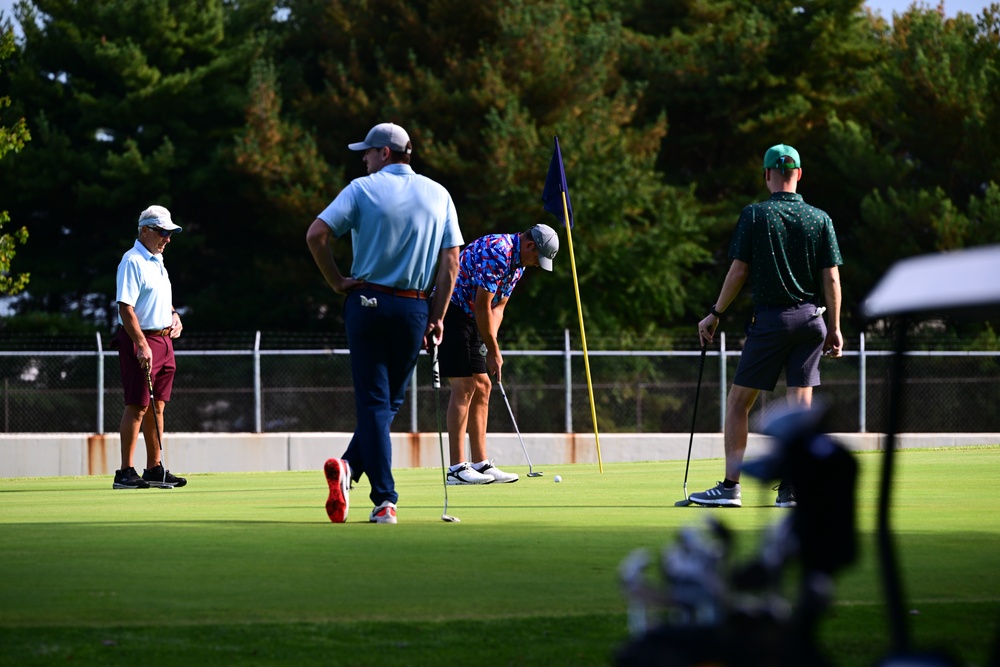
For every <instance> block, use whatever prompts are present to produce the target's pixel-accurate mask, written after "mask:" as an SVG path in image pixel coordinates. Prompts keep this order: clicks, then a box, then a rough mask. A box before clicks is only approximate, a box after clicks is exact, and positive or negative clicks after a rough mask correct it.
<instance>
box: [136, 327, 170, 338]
mask: <svg viewBox="0 0 1000 667" xmlns="http://www.w3.org/2000/svg"><path fill="white" fill-rule="evenodd" d="M142 333H143V335H145V336H169V335H170V327H164V328H162V329H152V330H150V331H143V332H142Z"/></svg>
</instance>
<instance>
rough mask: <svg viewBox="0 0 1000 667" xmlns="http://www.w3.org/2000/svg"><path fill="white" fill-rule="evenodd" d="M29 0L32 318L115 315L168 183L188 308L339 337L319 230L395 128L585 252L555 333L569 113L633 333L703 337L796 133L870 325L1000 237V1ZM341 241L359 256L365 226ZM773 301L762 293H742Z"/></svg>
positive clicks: (469, 203)
mask: <svg viewBox="0 0 1000 667" xmlns="http://www.w3.org/2000/svg"><path fill="white" fill-rule="evenodd" d="M11 18H13V19H14V20H16V21H17V23H18V24H19V27H20V28H19V29H20V31H21V32H20V34H19V35H18V37H17V39H16V40H14V41H13V42H11V43H10V44H11V46H10V47H9V48H8V49H7V51H8V52H9V53H8V55H7V58H6V59H4V60H0V65H2V67H0V98H9V103H10V104H9V107H7V108H2V107H0V128H3V127H4V126H7V127H8V128H10V127H15V125H14V123H21V119H22V118H23V125H21V126H19V127H20V129H21V130H22V131H23V132H24V133H25V135H26V134H27V133H29V132H30V142H29V143H27V144H22V145H19V146H18V149H19V150H16V151H11V152H9V153H8V154H7V155H5V156H3V160H2V161H0V183H2V188H0V210H3V211H8V212H9V215H10V219H11V221H12V222H13V224H14V225H15V226H22V227H23V228H24V233H25V234H27V235H28V236H29V238H28V241H27V243H24V244H23V245H18V246H17V248H16V256H14V253H15V248H14V244H13V243H10V242H9V241H13V240H15V239H11V238H10V234H11V233H12V232H8V231H6V230H3V229H0V231H3V232H5V238H6V239H7V241H8V242H5V243H4V244H0V248H2V249H3V252H2V255H3V256H2V257H0V262H2V261H4V260H5V259H7V260H10V265H9V266H0V273H2V274H3V276H4V279H5V280H8V281H10V280H14V281H15V282H16V280H17V278H18V276H22V275H23V274H29V275H30V281H29V282H28V283H27V285H26V286H24V285H21V287H25V289H24V290H23V291H21V292H20V293H19V294H18V295H17V296H16V297H13V298H9V299H8V301H7V306H6V307H7V309H8V310H9V311H10V312H9V314H8V315H7V316H5V317H4V318H3V320H2V321H0V327H2V328H3V329H4V330H7V331H66V330H74V331H81V330H93V329H97V330H106V329H108V328H110V327H111V326H112V325H113V322H114V317H115V311H114V308H113V302H114V297H115V281H114V275H115V268H116V266H117V264H118V261H119V259H120V257H121V255H122V253H123V252H124V251H125V250H126V249H127V248H128V247H130V246H131V244H132V240H133V237H134V233H135V226H136V225H135V223H136V219H137V217H138V213H139V211H141V210H142V209H143V208H145V207H146V206H148V205H149V204H152V203H159V204H162V205H165V206H167V207H168V208H170V209H171V211H172V212H173V215H174V218H175V220H176V221H177V222H178V223H179V224H181V225H183V226H184V231H183V233H181V234H179V235H177V236H176V237H175V239H174V242H173V243H171V245H170V246H169V247H168V249H167V252H166V262H167V266H168V268H169V270H170V272H171V278H172V282H173V284H174V293H175V303H176V304H178V305H180V306H182V312H183V314H184V321H185V328H186V330H187V331H189V332H190V331H198V330H202V331H237V330H254V329H261V330H269V331H323V330H331V329H336V330H339V329H340V325H341V322H340V305H341V303H342V297H339V296H338V295H336V294H334V293H332V292H331V291H330V290H329V288H328V287H327V286H326V285H325V283H324V282H323V280H322V277H321V276H320V274H319V272H318V271H317V270H316V268H315V266H313V265H312V260H311V258H310V256H309V253H308V250H307V249H306V246H305V241H304V237H305V230H306V228H307V226H308V225H309V223H310V222H311V221H312V219H313V218H314V217H315V216H316V215H317V214H318V213H319V212H320V211H321V210H322V209H323V208H324V207H325V206H326V204H327V203H328V202H329V201H330V200H332V199H333V197H334V196H335V195H336V194H337V192H339V190H340V189H341V188H342V187H343V186H344V185H345V184H346V183H348V182H349V181H350V180H351V179H353V178H357V177H360V176H363V175H364V173H365V171H364V167H363V164H362V163H361V160H360V155H359V154H357V153H352V152H350V151H348V150H347V147H346V145H347V143H349V142H352V141H358V140H360V139H361V138H363V137H364V136H365V134H366V133H367V131H368V129H369V128H370V127H371V126H372V125H374V124H375V123H377V122H381V121H393V122H396V123H399V124H400V125H402V126H403V127H405V128H406V129H407V131H408V132H409V134H410V136H411V138H412V141H413V145H414V156H413V165H414V167H415V169H416V170H417V171H418V172H420V173H423V174H425V175H427V176H429V177H431V178H433V179H435V180H437V181H439V182H440V183H442V184H443V185H445V186H446V187H447V188H448V189H449V191H450V192H451V193H452V196H453V198H454V200H455V203H456V207H457V209H458V213H459V220H460V224H461V227H462V231H463V234H464V235H465V238H466V240H467V241H471V240H472V239H474V238H476V237H478V236H480V235H482V234H487V233H497V232H504V233H511V232H516V231H521V230H524V229H526V228H528V227H530V226H531V225H533V224H536V223H538V222H545V223H547V224H550V225H552V226H553V227H557V228H559V229H560V235H561V236H562V238H563V251H562V252H561V253H560V255H559V257H557V259H556V271H555V272H554V273H552V274H543V272H531V271H529V272H528V273H527V274H526V277H525V279H524V280H523V281H522V284H521V285H520V286H519V287H518V289H517V291H516V292H515V294H514V297H513V302H512V307H511V308H510V309H509V311H508V314H507V317H506V318H505V320H506V323H505V326H504V329H505V332H506V334H507V336H508V338H510V337H516V338H518V339H520V340H521V341H522V342H526V343H530V342H532V341H536V342H537V341H543V340H545V339H546V338H547V337H548V336H550V335H551V334H552V333H553V332H559V331H561V330H562V329H564V328H569V329H572V330H575V329H576V323H577V315H576V301H575V296H574V290H573V283H572V279H571V274H570V261H569V259H570V258H569V253H568V252H567V249H566V239H565V230H563V229H562V225H561V223H560V222H559V221H557V220H555V219H553V218H552V216H551V215H549V214H548V213H545V212H544V211H543V210H542V205H541V192H542V187H543V184H544V179H545V174H546V170H547V166H548V162H549V159H550V157H551V153H552V145H553V137H554V136H558V137H559V142H560V145H561V147H562V152H563V157H564V160H565V166H566V172H567V178H568V181H569V187H570V193H571V196H572V200H573V206H574V213H575V219H576V223H577V224H576V227H575V228H574V229H573V245H574V251H575V253H574V254H575V259H576V269H577V273H578V276H579V286H580V297H581V303H582V307H583V311H584V319H585V322H586V325H587V331H588V335H591V334H593V335H594V336H595V337H601V336H605V337H613V338H614V339H615V340H616V341H618V342H619V343H624V342H625V341H627V340H628V339H630V338H638V337H648V336H651V335H657V336H660V337H661V338H663V341H664V342H663V344H669V339H670V338H671V337H672V336H685V337H688V338H690V337H693V335H694V333H693V332H694V328H695V323H696V322H697V320H698V319H700V318H701V317H702V316H703V315H704V313H705V312H706V310H707V308H708V306H709V305H711V304H712V303H713V302H714V299H715V297H716V295H717V293H718V289H719V286H720V285H721V282H722V278H723V277H724V275H725V271H726V269H727V267H728V259H727V257H726V254H727V250H728V244H729V237H730V235H731V233H732V230H733V227H734V225H735V221H736V218H737V216H738V213H739V211H740V210H741V209H742V207H743V206H745V205H746V204H747V203H749V202H750V201H754V200H760V199H763V198H765V197H766V196H767V191H766V188H765V187H764V183H763V178H762V177H761V175H760V160H761V156H762V155H763V153H764V150H765V149H766V148H767V147H768V146H770V145H773V144H776V143H788V144H791V145H793V146H795V147H796V148H797V149H798V150H799V152H800V153H801V155H802V159H803V165H804V170H803V172H804V173H803V179H802V181H801V183H800V188H799V191H800V192H801V193H802V194H803V195H804V197H805V199H806V201H807V202H809V203H811V204H813V205H816V206H819V207H821V208H823V209H825V210H826V211H827V212H829V213H830V215H831V216H832V218H833V220H834V224H835V226H836V229H837V232H838V236H839V239H840V244H841V249H842V252H843V255H844V262H845V263H844V266H843V267H842V280H843V286H844V327H845V331H846V332H847V333H848V334H849V335H850V334H853V333H856V332H857V331H859V330H861V328H862V327H863V323H862V322H860V321H858V320H857V319H856V317H855V313H856V312H857V307H858V304H859V303H860V302H861V300H862V299H863V298H864V297H865V295H866V294H867V293H868V291H869V290H870V289H871V288H872V287H873V286H874V284H875V282H877V280H878V279H879V277H880V276H881V275H882V274H883V273H884V271H885V270H886V269H887V268H888V266H889V265H890V264H891V263H892V262H894V261H895V260H897V259H900V258H903V257H907V256H911V255H914V254H920V253H926V252H935V251H942V250H952V249H958V248H963V247H968V246H973V245H980V244H986V243H997V242H1000V185H998V184H1000V107H998V105H1000V49H998V46H1000V7H998V6H997V5H991V6H990V7H989V8H987V9H985V10H984V11H983V13H982V14H981V15H978V16H973V15H969V14H964V13H960V14H958V15H957V16H956V17H954V18H947V17H945V16H944V15H943V14H942V13H941V12H939V11H938V10H936V9H930V8H927V7H925V6H914V7H911V8H910V9H909V10H908V11H906V12H905V13H903V14H901V15H896V16H895V18H894V19H889V20H886V19H885V18H883V17H880V16H878V15H872V14H871V13H869V12H868V11H867V10H866V9H865V8H864V7H863V6H862V3H861V0H799V1H796V2H792V1H787V0H482V1H481V2H475V3H468V2H461V1H458V0H363V1H362V0H354V1H350V0H343V1H341V0H284V1H283V2H278V3H275V2H273V1H271V0H267V1H265V0H241V1H240V2H238V3H236V2H229V1H224V0H214V1H210V2H204V1H203V0H169V1H168V0H116V1H114V2H112V1H111V0H92V1H91V2H87V3H81V2H77V1H75V0H34V1H33V2H32V1H25V0H21V1H20V2H18V3H17V4H16V5H15V10H14V17H6V18H5V21H4V23H5V24H4V26H3V28H2V31H3V32H4V33H5V34H6V38H7V39H8V40H9V37H10V35H11V31H12V23H11ZM22 146H23V147H22ZM2 147H3V143H2V142H0V150H3V148H2ZM0 222H3V221H2V220H0ZM16 233H18V234H20V232H16ZM18 238H19V239H20V237H18ZM21 240H23V239H21ZM335 251H336V252H337V258H338V261H339V262H340V263H341V265H342V266H344V267H347V266H349V264H350V244H349V242H347V241H341V242H338V243H337V244H336V246H335ZM7 285H9V283H6V282H5V283H4V284H3V285H0V286H7ZM18 291H19V290H18V289H17V286H16V285H14V286H13V287H12V288H11V289H6V293H8V294H12V293H15V292H18ZM749 311H750V301H749V290H744V294H743V295H742V296H741V299H740V300H739V301H737V302H736V303H735V304H734V305H733V309H732V312H733V313H742V314H749ZM732 319H733V321H731V322H728V323H725V324H724V325H723V326H724V327H726V328H737V327H739V323H738V322H736V321H735V320H737V319H741V315H739V314H734V315H733V317H732ZM727 325H728V326H727ZM949 325H950V326H951V327H952V328H953V329H955V330H956V331H962V332H966V333H973V334H982V333H984V332H985V334H988V335H992V329H991V328H990V324H989V322H987V321H981V322H961V323H959V322H955V323H949ZM560 340H561V338H560Z"/></svg>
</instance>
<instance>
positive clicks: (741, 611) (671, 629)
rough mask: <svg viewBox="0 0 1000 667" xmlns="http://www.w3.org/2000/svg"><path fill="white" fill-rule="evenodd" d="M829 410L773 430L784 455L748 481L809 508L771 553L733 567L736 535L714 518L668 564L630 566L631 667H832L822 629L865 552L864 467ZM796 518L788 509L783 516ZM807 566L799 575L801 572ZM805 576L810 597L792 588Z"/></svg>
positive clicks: (771, 539) (625, 652)
mask: <svg viewBox="0 0 1000 667" xmlns="http://www.w3.org/2000/svg"><path fill="white" fill-rule="evenodd" d="M824 414H825V411H823V410H822V409H814V410H810V411H798V412H789V413H786V414H784V415H782V416H780V417H778V418H776V419H773V420H772V421H771V422H770V423H769V425H768V427H767V428H766V429H765V433H766V434H767V435H770V436H772V438H773V439H774V445H775V446H774V450H773V452H772V453H771V454H770V455H769V456H767V457H765V458H762V459H759V460H756V461H752V462H748V464H747V465H746V466H744V472H745V473H747V474H748V475H750V476H752V477H758V478H760V479H762V480H774V479H783V480H784V481H785V482H787V483H791V484H793V485H794V486H795V490H796V498H797V503H798V504H797V506H796V507H794V508H792V509H791V511H790V512H788V513H787V514H785V515H784V516H783V518H782V519H781V520H780V521H778V522H777V523H775V524H773V525H771V526H770V527H768V528H767V530H766V533H765V535H764V539H763V540H762V547H761V548H760V550H759V552H758V553H757V554H755V555H754V556H753V557H752V558H750V559H749V560H748V561H747V562H743V563H736V562H733V555H732V546H733V536H732V533H731V532H730V531H729V530H727V529H726V528H725V527H724V526H723V525H722V524H721V523H720V522H719V521H717V520H716V519H715V518H714V517H711V518H709V520H708V521H707V522H706V523H705V525H704V526H702V527H701V528H690V527H688V528H684V529H682V530H681V531H680V534H679V537H678V540H677V542H676V543H675V544H674V545H672V546H670V547H668V548H665V549H664V551H663V553H662V555H661V558H660V564H659V565H660V567H659V570H660V573H659V574H660V579H661V581H656V580H655V579H654V577H652V576H650V575H648V573H647V569H648V567H647V566H648V564H649V561H650V557H649V555H648V554H646V553H645V552H643V551H641V550H640V551H636V552H633V553H632V554H631V555H630V556H628V557H627V558H626V559H625V561H623V563H622V565H621V567H620V575H621V582H622V586H623V589H624V592H625V595H626V597H627V598H628V601H629V625H630V631H631V633H632V635H633V636H632V638H631V639H630V640H629V641H628V642H627V643H625V644H624V645H623V646H621V647H620V648H619V650H618V651H617V653H616V655H615V664H616V665H618V666H619V667H635V666H639V665H642V666H650V665H656V666H661V667H694V666H696V665H706V664H712V665H719V666H730V665H740V666H741V667H756V666H758V665H759V666H760V667H764V666H765V665H767V666H788V667H791V666H793V665H794V666H801V665H813V666H817V667H824V666H826V665H831V664H832V663H831V662H830V661H829V660H828V659H826V657H825V656H823V655H821V652H820V651H819V647H818V643H817V642H816V640H815V632H816V627H817V625H818V623H819V620H820V619H821V617H822V614H823V613H824V612H825V611H826V609H827V608H828V607H829V604H830V603H831V602H832V597H833V575H834V574H835V573H836V572H837V571H838V570H840V569H842V568H844V567H846V566H848V565H850V564H851V563H852V562H853V561H854V559H855V557H856V554H857V538H856V534H855V533H856V531H855V509H854V503H855V500H854V490H855V484H856V481H857V463H856V462H855V461H854V457H853V456H852V455H851V454H850V452H849V451H848V450H847V449H846V448H845V447H843V446H842V445H841V444H839V443H838V442H836V441H835V440H834V439H833V438H831V437H830V436H829V435H827V434H826V433H824V432H823V430H822V428H821V426H822V421H823V416H824ZM782 512H785V510H782ZM793 563H794V564H796V565H797V566H798V567H796V568H790V566H791V565H792V564H793ZM790 570H793V571H798V572H799V573H800V578H799V580H798V594H797V597H796V599H794V600H788V599H786V597H785V595H784V594H783V590H784V589H785V586H784V580H785V576H786V574H787V573H788V572H789V571H790Z"/></svg>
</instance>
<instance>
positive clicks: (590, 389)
mask: <svg viewBox="0 0 1000 667" xmlns="http://www.w3.org/2000/svg"><path fill="white" fill-rule="evenodd" d="M562 202H563V216H564V217H565V219H566V240H567V241H569V264H570V267H571V268H572V271H573V290H574V292H575V293H576V312H577V315H579V317H580V340H582V341H583V367H584V369H586V371H587V395H588V396H589V397H590V416H591V417H592V418H593V420H594V440H595V441H596V442H597V465H598V467H599V468H600V470H601V472H602V473H603V472H604V461H602V460H601V436H600V435H599V434H598V432H597V409H596V408H595V407H594V383H593V382H591V380H590V358H589V357H588V356H587V332H586V330H584V328H583V306H582V305H581V304H580V281H579V280H578V279H577V277H576V256H575V255H574V254H573V232H572V229H571V228H570V224H569V206H567V204H566V192H565V191H563V193H562Z"/></svg>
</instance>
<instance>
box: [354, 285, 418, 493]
mask: <svg viewBox="0 0 1000 667" xmlns="http://www.w3.org/2000/svg"><path fill="white" fill-rule="evenodd" d="M427 317H428V310H427V302H426V301H423V300H421V299H408V298H404V297H400V296H393V295H391V294H386V293H384V292H378V291H375V290H368V289H357V290H354V291H353V292H351V293H350V294H348V295H347V298H346V300H345V301H344V320H345V322H346V325H347V345H348V347H349V348H350V350H351V374H352V375H353V377H354V405H355V412H356V414H357V426H355V428H354V437H353V438H351V444H350V445H348V447H347V451H346V452H344V455H343V458H344V459H346V460H347V462H348V463H350V464H351V471H352V476H353V477H354V479H355V480H357V479H359V478H360V477H361V475H363V474H364V475H368V481H369V482H370V483H371V486H372V490H371V494H370V496H369V497H370V498H371V499H372V502H373V503H374V504H375V505H376V506H378V505H380V504H381V503H382V502H383V501H386V500H388V501H389V502H392V503H395V502H396V500H397V498H398V494H397V493H396V485H395V482H394V481H393V478H392V443H391V441H390V439H389V427H390V426H391V425H392V420H393V418H394V417H395V416H396V413H397V412H399V407H400V406H401V405H402V404H403V398H404V396H405V393H406V386H407V384H408V383H409V381H410V375H411V373H412V372H413V367H414V366H415V365H416V363H417V357H418V356H419V354H420V348H421V346H422V344H423V337H424V332H425V331H426V329H427Z"/></svg>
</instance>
